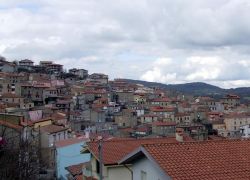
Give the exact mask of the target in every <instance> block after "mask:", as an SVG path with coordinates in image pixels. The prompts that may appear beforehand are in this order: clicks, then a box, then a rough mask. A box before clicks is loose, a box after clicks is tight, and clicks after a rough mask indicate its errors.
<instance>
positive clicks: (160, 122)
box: [152, 121, 176, 126]
mask: <svg viewBox="0 0 250 180" xmlns="http://www.w3.org/2000/svg"><path fill="white" fill-rule="evenodd" d="M152 126H176V123H175V122H162V121H155V122H153V123H152Z"/></svg>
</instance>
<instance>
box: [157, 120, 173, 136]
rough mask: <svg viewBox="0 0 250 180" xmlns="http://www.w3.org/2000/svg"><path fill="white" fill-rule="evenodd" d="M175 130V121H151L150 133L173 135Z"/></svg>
mask: <svg viewBox="0 0 250 180" xmlns="http://www.w3.org/2000/svg"><path fill="white" fill-rule="evenodd" d="M175 131H176V123H175V122H163V121H155V122H153V123H152V133H153V134H154V135H159V136H174V135H175Z"/></svg>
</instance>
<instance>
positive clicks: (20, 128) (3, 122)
mask: <svg viewBox="0 0 250 180" xmlns="http://www.w3.org/2000/svg"><path fill="white" fill-rule="evenodd" d="M0 125H2V126H5V127H8V128H11V129H15V130H17V131H21V130H22V129H23V127H22V126H19V125H16V124H12V123H9V122H7V121H5V120H0Z"/></svg>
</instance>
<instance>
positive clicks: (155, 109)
mask: <svg viewBox="0 0 250 180" xmlns="http://www.w3.org/2000/svg"><path fill="white" fill-rule="evenodd" d="M175 110H176V108H175V107H160V106H157V107H151V108H150V111H153V112H173V111H175Z"/></svg>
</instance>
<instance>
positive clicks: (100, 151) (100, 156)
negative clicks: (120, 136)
mask: <svg viewBox="0 0 250 180" xmlns="http://www.w3.org/2000/svg"><path fill="white" fill-rule="evenodd" d="M98 139H99V140H98V151H99V176H100V180H102V178H103V177H102V164H103V163H102V148H103V147H102V145H103V144H102V143H103V139H102V137H101V136H99V137H98Z"/></svg>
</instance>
